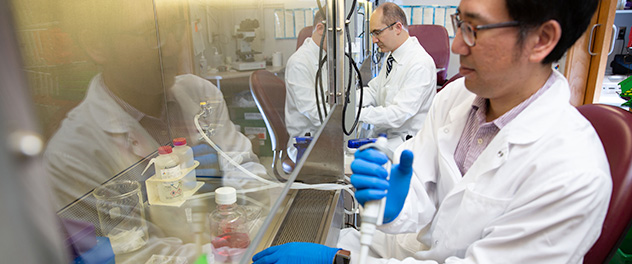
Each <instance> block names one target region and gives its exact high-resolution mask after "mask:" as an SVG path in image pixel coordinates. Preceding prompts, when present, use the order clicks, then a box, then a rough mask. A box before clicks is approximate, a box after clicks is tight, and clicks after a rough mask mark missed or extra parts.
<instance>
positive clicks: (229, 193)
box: [215, 187, 237, 204]
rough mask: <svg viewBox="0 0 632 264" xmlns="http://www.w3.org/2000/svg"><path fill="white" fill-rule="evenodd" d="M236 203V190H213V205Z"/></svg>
mask: <svg viewBox="0 0 632 264" xmlns="http://www.w3.org/2000/svg"><path fill="white" fill-rule="evenodd" d="M235 202H237V190H235V188H233V187H219V188H217V189H216V190H215V203H217V204H234V203H235Z"/></svg>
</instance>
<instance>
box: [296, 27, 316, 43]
mask: <svg viewBox="0 0 632 264" xmlns="http://www.w3.org/2000/svg"><path fill="white" fill-rule="evenodd" d="M312 31H314V26H306V27H304V28H303V29H301V31H299V32H298V36H296V49H298V48H300V47H301V45H303V42H305V39H306V38H309V37H311V36H312Z"/></svg>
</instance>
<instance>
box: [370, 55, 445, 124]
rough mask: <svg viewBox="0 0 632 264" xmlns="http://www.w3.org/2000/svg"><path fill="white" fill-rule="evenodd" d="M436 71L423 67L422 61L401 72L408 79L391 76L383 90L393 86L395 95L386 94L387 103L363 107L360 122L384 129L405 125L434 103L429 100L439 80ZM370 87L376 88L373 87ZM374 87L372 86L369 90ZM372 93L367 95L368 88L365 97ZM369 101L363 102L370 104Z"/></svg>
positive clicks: (392, 89) (391, 91)
mask: <svg viewBox="0 0 632 264" xmlns="http://www.w3.org/2000/svg"><path fill="white" fill-rule="evenodd" d="M435 74H436V73H434V72H432V71H431V69H430V68H428V67H423V66H422V65H421V64H416V65H413V67H411V69H408V70H407V71H406V72H404V73H403V74H401V75H399V74H398V76H401V77H403V78H404V79H402V80H394V79H391V80H390V81H391V84H389V87H381V89H389V91H387V93H395V95H392V96H391V95H388V96H386V97H387V98H386V102H384V105H377V104H375V106H373V107H371V106H369V107H365V108H364V109H362V113H361V114H360V121H362V122H365V123H369V124H373V125H375V126H378V127H383V128H397V127H400V126H402V124H404V122H406V120H408V119H409V118H411V117H412V116H414V115H416V114H417V113H418V112H419V110H420V108H421V107H422V106H424V105H429V104H430V102H429V101H430V100H432V98H433V95H434V93H436V81H435V78H432V76H434V75H435ZM394 77H395V76H394ZM369 88H372V87H371V86H369ZM372 90H373V89H369V91H372ZM369 96H372V94H371V93H369V94H368V95H367V93H366V91H365V96H364V98H365V99H366V98H367V97H368V98H371V97H369ZM368 102H370V101H368ZM368 102H367V103H363V104H364V105H365V106H366V105H369V104H368Z"/></svg>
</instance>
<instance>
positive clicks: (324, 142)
mask: <svg viewBox="0 0 632 264" xmlns="http://www.w3.org/2000/svg"><path fill="white" fill-rule="evenodd" d="M0 3H1V6H0V10H1V11H0V13H1V15H0V19H2V22H1V23H0V25H1V26H0V28H1V30H2V31H0V33H1V35H2V46H0V53H2V57H3V58H4V59H3V60H4V62H3V63H2V66H0V67H1V71H0V72H1V73H0V74H1V75H0V76H2V77H1V78H0V82H1V83H2V85H1V87H2V90H3V91H2V94H3V96H2V97H3V98H5V99H6V100H3V105H2V108H3V111H2V120H1V121H2V124H3V125H2V126H0V127H2V129H1V130H0V132H1V133H2V136H3V138H10V140H9V141H2V145H3V146H2V148H1V149H3V152H2V162H3V164H4V165H3V167H4V168H5V170H4V173H3V181H4V183H3V184H0V185H1V186H2V187H0V188H1V189H2V190H3V191H2V194H1V195H2V198H3V202H2V208H3V209H4V210H3V213H2V214H1V215H2V220H1V222H2V224H3V225H2V233H0V235H1V237H2V238H3V239H2V244H3V245H2V246H0V248H2V249H1V250H2V256H3V259H6V261H7V262H8V263H44V262H47V263H70V262H72V261H77V263H114V262H116V263H194V262H195V261H196V260H202V259H204V256H205V255H206V256H210V255H214V256H215V261H216V262H215V263H249V262H250V259H251V257H252V255H253V254H255V253H256V252H258V251H260V250H262V249H264V248H266V247H269V246H272V245H277V244H282V243H286V242H291V241H308V242H317V243H322V244H327V245H330V246H333V245H335V242H336V240H337V235H338V230H339V229H341V228H343V227H346V226H348V225H352V224H353V223H354V220H353V217H352V216H353V213H347V214H345V213H344V210H343V208H344V207H345V203H346V204H347V209H349V211H352V210H351V208H352V207H353V206H354V205H353V204H352V199H351V198H350V197H351V196H350V185H349V184H348V182H347V180H345V177H344V169H343V141H344V137H343V131H342V127H341V125H340V124H341V123H342V120H343V113H342V112H343V111H342V103H343V100H342V98H343V92H344V90H342V89H343V88H335V87H344V85H343V83H344V82H345V81H346V80H348V79H349V78H355V77H349V76H351V75H350V74H349V72H348V69H349V68H347V65H348V64H345V62H346V61H345V60H344V59H343V56H344V52H343V48H344V46H345V44H344V43H345V42H347V40H345V39H344V35H343V33H346V32H350V34H351V35H352V36H358V35H359V31H361V30H363V29H362V28H363V27H364V26H365V23H366V21H365V17H364V16H358V15H357V13H358V10H360V11H363V10H369V9H367V8H368V7H369V6H370V5H369V4H368V3H364V4H359V3H351V2H350V1H347V3H345V1H331V0H330V1H322V3H319V2H316V1H267V0H265V1H264V0H261V1H254V0H253V1H228V2H226V1H213V0H210V1H198V0H139V1H127V0H125V1H119V0H108V1H85V0H68V1H52V0H27V1H11V0H9V1H2V2H0ZM319 9H322V10H323V12H324V13H325V14H326V20H327V21H328V24H329V25H331V27H330V28H329V29H328V31H329V33H328V34H329V35H328V36H329V38H328V43H327V45H328V47H330V48H329V49H328V51H327V52H325V53H324V54H323V57H325V55H326V57H327V60H326V62H325V63H326V64H327V65H329V67H328V68H329V69H330V70H329V72H323V74H327V75H329V76H330V78H329V80H328V83H326V84H325V87H332V88H331V89H329V90H324V91H322V95H323V98H325V99H324V100H323V101H322V102H321V103H322V104H323V105H324V104H327V105H328V110H329V111H328V113H327V114H325V115H323V116H322V118H323V124H325V125H323V126H322V127H321V128H320V129H319V130H318V131H317V132H316V133H314V134H312V135H310V141H309V142H311V143H309V144H305V145H303V146H302V147H301V151H302V158H301V159H299V160H296V162H293V164H291V166H292V167H291V168H290V169H289V170H285V171H284V170H282V169H281V168H280V165H277V164H281V163H282V161H279V160H280V158H282V157H284V156H279V155H280V154H279V153H277V151H275V150H278V148H277V149H275V146H277V145H278V144H279V142H278V140H277V138H276V136H275V135H273V128H272V127H271V124H268V123H267V121H268V117H267V116H266V113H265V112H264V111H262V110H260V109H261V108H260V105H258V103H259V102H258V101H257V100H256V98H253V94H252V93H251V84H252V77H251V76H252V75H253V73H255V72H264V71H265V72H267V73H269V74H271V76H273V77H274V78H278V79H279V80H283V75H284V65H285V63H286V62H287V59H288V58H289V56H290V55H291V54H292V53H293V52H294V51H295V50H296V48H297V41H299V40H298V38H299V33H300V31H301V30H302V29H303V28H306V27H309V26H311V25H312V24H313V20H314V14H315V13H316V12H317V11H318V10H319ZM350 10H351V11H350ZM347 16H349V18H350V19H351V20H353V21H352V23H350V24H347V25H345V23H344V21H345V18H346V17H347ZM345 27H346V29H343V28H345ZM306 32H308V31H306ZM308 33H309V32H308ZM356 44H359V45H363V42H362V38H361V37H360V38H359V39H358V40H356V39H353V45H354V46H355V45H356ZM362 50H364V51H362ZM362 50H361V49H355V51H352V54H351V58H353V59H354V60H355V61H357V62H358V63H361V62H362V61H363V60H364V58H365V57H366V54H369V53H368V49H367V48H364V49H362ZM347 62H348V61H347ZM264 84H267V82H264ZM258 106H259V107H258ZM354 108H355V107H354V106H350V107H349V109H354ZM350 112H352V111H350ZM353 114H354V113H348V114H347V115H349V116H351V117H353ZM352 121H353V120H346V121H345V122H346V123H347V124H348V126H349V127H351V124H352V123H353V122H352ZM179 138H184V140H185V141H186V145H187V146H188V147H191V150H192V153H193V156H194V158H195V161H192V162H190V163H187V162H185V158H184V157H183V156H180V158H179V159H178V162H177V163H176V164H177V165H174V166H171V165H165V164H167V163H168V162H167V163H164V162H163V161H160V160H159V159H160V157H162V156H163V155H166V156H170V157H171V156H173V155H175V154H174V152H173V151H174V149H175V148H176V147H177V145H180V144H181V142H179V143H177V144H174V139H179ZM179 140H181V139H179ZM283 144H285V143H283ZM163 146H168V149H170V150H169V151H167V150H166V149H167V148H164V147H163ZM159 148H160V150H159ZM169 152H171V154H170V153H169ZM281 155H282V154H281ZM189 161H190V160H189ZM5 163H6V164H5ZM181 163H182V164H181ZM172 165H173V164H172ZM167 169H173V171H175V172H174V173H173V174H170V173H167V172H166V171H167ZM191 173H195V174H196V175H195V176H196V177H194V178H193V180H191V178H187V177H190V176H191ZM187 179H188V180H187ZM316 184H319V185H318V186H315V185H316ZM222 186H230V187H233V188H234V189H235V190H236V200H235V203H236V204H237V205H238V206H239V207H240V208H241V209H242V212H243V215H242V220H241V222H239V223H238V224H239V225H241V227H245V228H244V229H240V230H242V231H241V232H239V233H237V232H236V231H235V230H237V229H232V227H230V226H228V227H226V228H225V229H224V231H225V234H222V236H211V231H210V228H211V227H210V226H211V224H212V223H211V220H209V217H208V216H209V214H210V213H211V212H212V211H213V210H215V209H216V208H217V204H216V195H215V190H216V189H217V188H219V187H222Z"/></svg>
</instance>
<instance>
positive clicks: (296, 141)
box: [285, 11, 329, 161]
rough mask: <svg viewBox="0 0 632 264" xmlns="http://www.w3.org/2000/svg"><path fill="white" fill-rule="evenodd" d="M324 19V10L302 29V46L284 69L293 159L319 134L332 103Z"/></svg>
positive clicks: (317, 13) (290, 149)
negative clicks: (329, 102)
mask: <svg viewBox="0 0 632 264" xmlns="http://www.w3.org/2000/svg"><path fill="white" fill-rule="evenodd" d="M324 21H325V15H324V12H322V11H318V12H316V14H315V15H314V18H313V22H312V23H313V24H312V26H308V27H306V28H304V29H303V30H301V33H302V35H299V39H298V42H299V43H297V46H298V45H300V47H298V48H297V50H296V52H294V54H292V56H290V58H289V59H288V62H287V68H286V71H285V72H286V75H285V86H286V89H287V94H286V100H285V102H286V103H285V122H286V124H287V130H288V134H289V136H290V142H289V143H288V153H289V156H290V157H291V158H292V160H294V161H298V159H300V158H301V156H302V153H303V151H304V150H305V149H306V148H307V146H308V145H309V136H310V135H311V136H313V135H314V134H316V131H318V128H319V127H320V125H321V124H322V123H323V121H324V119H325V118H326V116H327V114H328V112H329V104H328V103H327V102H325V97H326V96H325V92H326V91H327V84H328V82H327V80H328V79H327V67H326V65H324V63H321V60H322V58H324V57H325V55H326V51H325V50H326V46H327V42H326V39H325V34H326V30H325V22H324ZM303 39H304V40H303ZM301 41H303V42H302V43H300V42H301ZM321 64H323V65H321ZM321 66H322V67H321ZM306 136H307V137H306ZM297 137H299V138H297Z"/></svg>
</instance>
